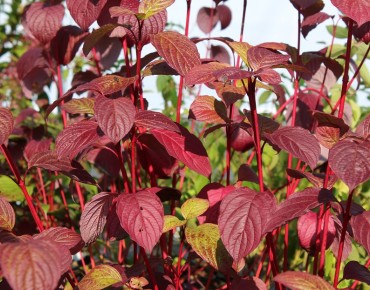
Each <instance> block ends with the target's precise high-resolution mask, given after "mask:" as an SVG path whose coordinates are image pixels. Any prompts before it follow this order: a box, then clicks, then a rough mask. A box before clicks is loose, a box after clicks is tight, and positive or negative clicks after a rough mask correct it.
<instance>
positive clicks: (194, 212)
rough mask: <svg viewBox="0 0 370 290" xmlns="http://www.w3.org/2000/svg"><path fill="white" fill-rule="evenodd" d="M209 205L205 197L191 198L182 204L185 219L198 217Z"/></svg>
mask: <svg viewBox="0 0 370 290" xmlns="http://www.w3.org/2000/svg"><path fill="white" fill-rule="evenodd" d="M208 207H209V202H208V200H206V199H203V198H196V197H193V198H190V199H188V200H187V201H185V202H184V203H183V204H182V206H181V213H182V215H183V217H184V218H185V219H191V218H196V217H198V216H200V215H202V214H203V213H204V212H205V211H206V210H207V209H208Z"/></svg>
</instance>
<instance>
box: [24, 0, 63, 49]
mask: <svg viewBox="0 0 370 290" xmlns="http://www.w3.org/2000/svg"><path fill="white" fill-rule="evenodd" d="M63 17H64V7H63V5H62V4H57V5H48V4H46V3H43V2H34V3H32V4H31V5H30V7H29V8H28V9H27V11H26V22H27V27H28V28H29V30H30V31H31V32H32V34H33V35H34V36H35V37H36V38H37V40H39V41H40V42H41V43H42V44H46V43H48V42H49V41H50V40H52V39H53V37H54V36H55V35H56V34H57V31H58V30H59V28H60V27H61V26H62V20H63Z"/></svg>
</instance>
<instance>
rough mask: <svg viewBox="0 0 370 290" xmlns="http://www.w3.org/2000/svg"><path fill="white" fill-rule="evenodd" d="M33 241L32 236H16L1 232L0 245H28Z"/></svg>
mask: <svg viewBox="0 0 370 290" xmlns="http://www.w3.org/2000/svg"><path fill="white" fill-rule="evenodd" d="M30 240H32V236H30V235H21V236H16V235H15V234H13V233H12V232H8V231H0V243H3V244H5V243H26V242H28V241H30Z"/></svg>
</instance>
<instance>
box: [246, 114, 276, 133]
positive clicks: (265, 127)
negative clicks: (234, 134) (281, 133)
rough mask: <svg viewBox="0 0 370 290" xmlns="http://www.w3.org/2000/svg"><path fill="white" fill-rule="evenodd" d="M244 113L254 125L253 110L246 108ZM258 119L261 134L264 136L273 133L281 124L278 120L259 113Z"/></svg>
mask: <svg viewBox="0 0 370 290" xmlns="http://www.w3.org/2000/svg"><path fill="white" fill-rule="evenodd" d="M243 113H244V115H245V116H246V117H247V119H248V122H249V124H250V125H251V126H252V124H253V116H252V112H251V111H248V110H246V109H244V110H243ZM257 120H258V129H259V131H260V135H261V136H263V135H264V134H265V133H273V132H275V131H276V130H277V129H279V127H280V124H279V123H278V122H276V121H274V120H273V119H271V118H268V117H265V116H263V115H260V114H257Z"/></svg>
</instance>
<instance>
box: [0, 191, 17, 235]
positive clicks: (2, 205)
mask: <svg viewBox="0 0 370 290" xmlns="http://www.w3.org/2000/svg"><path fill="white" fill-rule="evenodd" d="M14 224H15V213H14V210H13V208H12V206H11V204H10V203H9V202H8V201H7V200H6V199H5V198H3V197H0V229H1V230H5V231H11V230H12V229H13V227H14Z"/></svg>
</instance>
